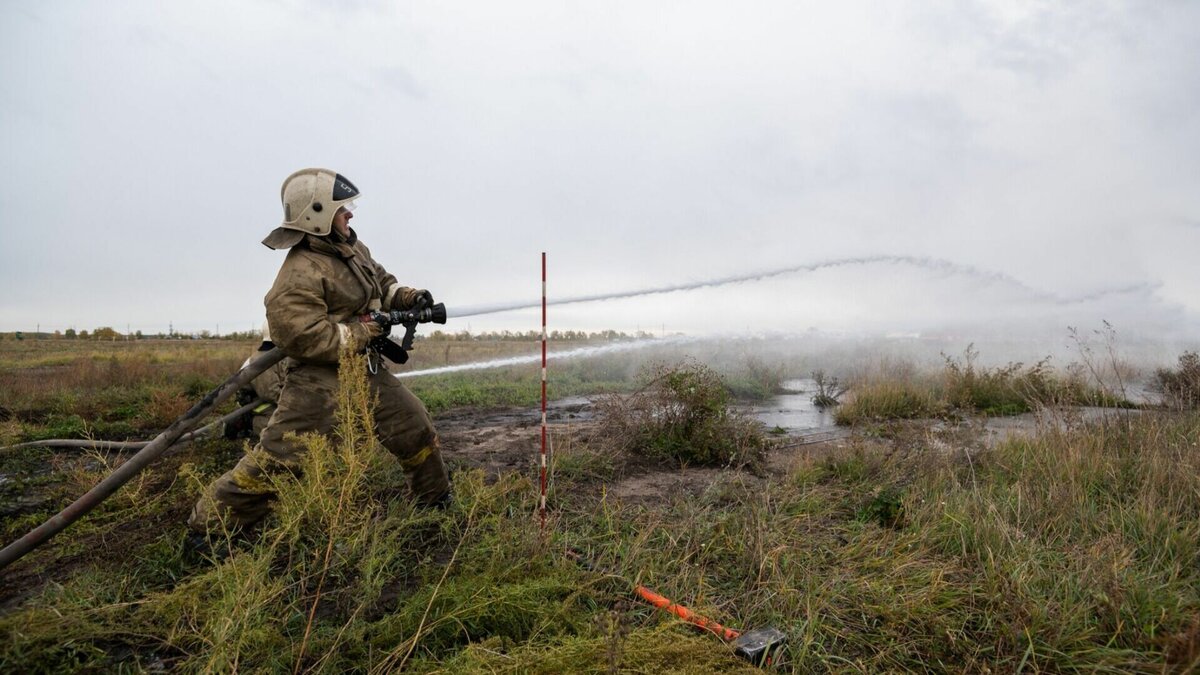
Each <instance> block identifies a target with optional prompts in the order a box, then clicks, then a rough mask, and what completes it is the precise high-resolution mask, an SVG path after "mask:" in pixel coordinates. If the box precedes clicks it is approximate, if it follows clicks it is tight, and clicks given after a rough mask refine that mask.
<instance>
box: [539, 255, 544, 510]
mask: <svg viewBox="0 0 1200 675" xmlns="http://www.w3.org/2000/svg"><path fill="white" fill-rule="evenodd" d="M541 484H542V498H541V503H540V505H539V507H538V512H539V513H540V514H541V525H540V531H541V533H542V534H545V532H546V252H545V251H542V477H541Z"/></svg>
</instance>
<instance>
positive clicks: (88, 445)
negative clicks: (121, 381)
mask: <svg viewBox="0 0 1200 675" xmlns="http://www.w3.org/2000/svg"><path fill="white" fill-rule="evenodd" d="M266 402H267V401H266V399H262V398H256V399H254V400H253V401H250V402H249V403H247V404H246V405H244V406H242V407H240V408H238V409H237V410H234V411H233V412H231V413H229V414H227V415H225V416H224V417H221V418H219V419H217V420H216V421H214V422H209V423H208V424H205V425H204V426H202V427H200V428H199V429H197V430H195V431H189V432H188V433H186V434H184V435H182V436H180V437H179V440H177V441H175V443H174V444H173V445H176V446H177V445H179V444H180V443H186V442H187V441H194V440H196V439H197V438H203V437H204V436H205V435H206V434H208V433H210V432H212V431H215V430H216V429H217V428H218V427H220V426H221V425H222V424H226V423H228V422H232V421H233V420H236V419H237V418H239V417H241V416H242V415H245V414H246V413H248V412H250V411H251V410H254V409H255V408H257V407H258V406H260V405H262V404H264V403H266ZM151 442H152V441H93V440H88V439H80V438H47V439H44V440H41V441H29V442H28V443H17V444H16V445H9V446H6V447H3V448H0V450H21V449H23V448H83V449H88V450H117V451H120V450H141V449H142V448H144V447H146V446H147V445H150V443H151Z"/></svg>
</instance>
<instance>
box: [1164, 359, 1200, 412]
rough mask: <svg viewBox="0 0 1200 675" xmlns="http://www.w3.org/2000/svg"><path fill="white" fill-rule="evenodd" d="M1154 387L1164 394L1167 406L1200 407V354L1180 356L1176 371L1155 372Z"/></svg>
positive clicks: (1165, 369)
mask: <svg viewBox="0 0 1200 675" xmlns="http://www.w3.org/2000/svg"><path fill="white" fill-rule="evenodd" d="M1153 387H1154V389H1155V390H1157V391H1159V392H1160V393H1162V395H1163V399H1164V402H1165V403H1166V404H1167V405H1170V406H1172V407H1175V408H1196V407H1200V354H1197V353H1196V352H1184V353H1183V354H1181V355H1180V356H1179V366H1178V368H1176V369H1175V370H1170V369H1167V368H1159V369H1157V370H1155V371H1154V380H1153Z"/></svg>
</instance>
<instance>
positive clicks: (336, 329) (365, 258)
mask: <svg viewBox="0 0 1200 675" xmlns="http://www.w3.org/2000/svg"><path fill="white" fill-rule="evenodd" d="M418 297H419V291H417V290H416V289H412V288H409V287H407V286H401V285H400V284H399V283H398V282H397V281H396V277H394V276H392V275H391V274H390V273H388V271H387V270H385V269H384V268H383V266H382V265H380V264H379V263H377V262H375V260H374V259H373V258H372V257H371V252H370V251H369V250H368V249H367V247H366V246H365V245H364V244H363V243H362V242H361V241H358V237H357V235H356V234H355V233H354V231H353V230H351V232H350V238H349V239H348V240H345V239H342V238H341V237H339V236H338V235H337V234H330V235H329V236H326V237H317V236H314V235H311V234H310V235H306V236H305V237H304V239H303V240H302V241H301V242H300V243H299V244H297V245H296V246H294V247H292V248H291V249H290V250H289V251H288V254H287V258H286V259H284V261H283V266H282V267H281V268H280V269H279V274H278V275H277V276H276V277H275V284H274V285H273V286H272V287H271V290H270V292H268V293H267V296H266V298H265V300H264V303H265V304H266V307H267V324H268V325H269V327H270V331H271V340H272V341H273V342H274V343H275V344H276V345H277V346H279V348H280V349H282V350H283V352H284V353H285V354H287V355H288V356H290V357H292V358H293V359H296V360H297V361H300V362H301V363H313V364H332V363H337V360H338V348H339V347H340V345H341V343H342V342H345V341H349V340H351V339H352V338H351V332H350V330H348V327H347V326H346V325H340V326H339V324H345V323H346V322H347V321H349V320H351V319H352V318H353V317H356V316H359V315H362V314H366V313H367V312H370V311H376V310H383V311H388V310H392V309H409V308H411V307H412V306H413V304H414V303H415V302H416V301H417V298H418Z"/></svg>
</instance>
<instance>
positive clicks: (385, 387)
mask: <svg viewBox="0 0 1200 675" xmlns="http://www.w3.org/2000/svg"><path fill="white" fill-rule="evenodd" d="M337 371H338V369H337V366H336V365H312V364H304V363H299V362H295V361H293V362H292V363H291V365H290V367H289V369H288V373H287V379H286V381H285V384H284V387H283V391H282V393H281V394H280V396H279V407H278V408H276V410H275V412H274V414H273V415H271V419H270V421H269V422H268V423H267V426H266V428H265V429H263V432H262V435H261V436H260V440H259V442H258V445H256V446H254V448H253V449H251V450H250V451H248V452H247V453H246V454H245V455H244V456H243V457H242V459H241V460H240V461H238V463H237V465H236V466H234V467H233V469H231V470H230V471H227V472H226V473H225V474H224V475H223V476H221V477H220V478H218V479H217V480H216V481H215V482H213V483H212V484H211V485H209V487H208V488H207V489H206V490H205V491H204V494H203V495H202V496H201V497H200V500H199V501H198V502H197V503H196V506H195V508H194V509H192V515H191V517H190V518H188V526H189V527H191V528H192V529H194V530H198V531H207V530H209V529H213V526H214V525H215V523H216V520H217V519H218V517H221V516H223V517H224V519H225V525H226V526H227V527H230V528H233V529H244V528H246V527H249V526H251V525H253V524H254V523H256V522H258V521H259V520H261V519H262V518H263V517H264V516H266V515H267V513H269V512H270V510H271V501H272V500H273V499H274V498H275V490H274V488H273V487H272V485H271V481H270V480H269V477H270V476H272V475H278V474H281V473H283V472H290V473H295V472H297V471H298V470H299V468H300V460H301V457H302V456H303V454H304V447H303V446H302V445H301V444H300V443H297V442H295V441H291V440H286V439H285V438H284V435H285V434H287V433H288V432H296V433H303V432H309V431H315V432H317V433H321V434H326V435H328V434H330V433H331V432H332V431H333V425H334V409H335V402H336V397H337V388H338V372H337ZM367 377H368V379H369V381H370V387H371V393H372V395H374V396H376V397H377V398H378V404H377V405H376V407H375V410H374V413H375V433H376V435H377V437H378V438H379V441H380V443H382V444H383V446H384V447H385V448H387V449H388V451H390V452H391V453H392V454H393V455H395V456H396V458H397V459H399V460H400V465H401V466H402V467H403V468H404V471H405V473H407V474H408V479H409V486H410V488H411V490H412V492H413V494H414V496H415V497H416V498H417V499H418V501H420V502H422V503H427V504H434V503H436V502H438V501H439V500H440V499H442V498H443V497H444V496H445V495H446V494H447V493H448V492H449V490H450V480H449V476H448V474H447V472H446V466H445V464H443V462H442V455H441V451H440V450H439V447H438V437H437V432H435V431H434V428H433V420H432V419H430V417H429V413H428V412H426V410H425V406H423V405H422V404H421V401H420V399H418V398H417V397H416V396H414V395H413V393H412V392H410V391H409V390H408V388H407V387H405V386H404V385H402V384H400V381H399V380H397V379H396V378H395V376H393V375H392V374H391V373H389V372H387V369H386V368H380V369H379V372H377V373H375V374H370V375H367Z"/></svg>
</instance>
